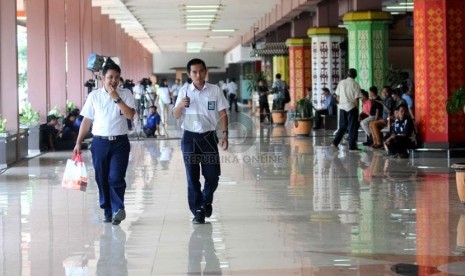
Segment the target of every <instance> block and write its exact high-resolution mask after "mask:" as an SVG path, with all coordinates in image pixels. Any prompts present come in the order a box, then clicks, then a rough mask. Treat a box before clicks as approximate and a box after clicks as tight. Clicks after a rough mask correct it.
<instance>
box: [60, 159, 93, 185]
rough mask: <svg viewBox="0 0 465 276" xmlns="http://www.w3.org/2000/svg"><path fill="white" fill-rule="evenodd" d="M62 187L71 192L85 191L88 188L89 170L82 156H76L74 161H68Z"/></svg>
mask: <svg viewBox="0 0 465 276" xmlns="http://www.w3.org/2000/svg"><path fill="white" fill-rule="evenodd" d="M61 185H62V186H63V187H65V188H66V189H70V190H81V191H85V189H86V186H87V170H86V165H85V164H84V162H82V156H81V155H80V154H75V155H74V156H73V158H72V159H68V160H67V161H66V168H65V172H64V174H63V181H62V183H61Z"/></svg>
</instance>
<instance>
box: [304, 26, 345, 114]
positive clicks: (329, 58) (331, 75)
mask: <svg viewBox="0 0 465 276" xmlns="http://www.w3.org/2000/svg"><path fill="white" fill-rule="evenodd" d="M307 34H308V36H309V37H310V38H311V43H312V99H313V105H314V107H315V108H316V109H324V99H323V98H322V96H323V93H322V91H321V89H322V88H328V89H329V90H330V92H331V93H334V92H335V91H336V87H337V84H338V83H339V81H340V80H341V79H343V78H344V71H345V70H344V69H345V68H346V64H345V59H344V58H343V56H342V51H341V48H340V44H341V42H343V41H344V40H345V38H346V36H347V29H345V28H337V27H319V28H311V29H308V31H307Z"/></svg>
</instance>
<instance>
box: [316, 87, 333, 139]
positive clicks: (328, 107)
mask: <svg viewBox="0 0 465 276" xmlns="http://www.w3.org/2000/svg"><path fill="white" fill-rule="evenodd" d="M321 90H322V91H323V97H324V99H325V101H324V105H325V107H324V108H323V109H316V110H315V126H314V127H313V129H314V130H316V129H320V128H321V121H322V120H321V115H327V116H332V115H333V113H334V112H333V108H334V106H336V103H335V98H334V97H333V96H332V95H331V93H330V91H329V89H328V88H326V87H324V88H322V89H321Z"/></svg>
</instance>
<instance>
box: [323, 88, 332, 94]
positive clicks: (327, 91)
mask: <svg viewBox="0 0 465 276" xmlns="http://www.w3.org/2000/svg"><path fill="white" fill-rule="evenodd" d="M321 90H323V92H326V93H328V94H331V92H329V89H328V87H323V88H321Z"/></svg>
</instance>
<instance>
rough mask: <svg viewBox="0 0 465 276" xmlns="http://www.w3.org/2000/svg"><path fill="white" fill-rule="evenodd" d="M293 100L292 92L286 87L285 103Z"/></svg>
mask: <svg viewBox="0 0 465 276" xmlns="http://www.w3.org/2000/svg"><path fill="white" fill-rule="evenodd" d="M290 101H291V94H290V93H289V89H287V88H284V103H285V104H287V103H289V102H290Z"/></svg>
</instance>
